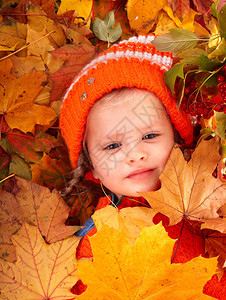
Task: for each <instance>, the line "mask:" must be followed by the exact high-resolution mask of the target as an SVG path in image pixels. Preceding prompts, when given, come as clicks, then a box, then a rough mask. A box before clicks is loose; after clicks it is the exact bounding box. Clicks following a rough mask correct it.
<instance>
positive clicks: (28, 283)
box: [0, 223, 79, 300]
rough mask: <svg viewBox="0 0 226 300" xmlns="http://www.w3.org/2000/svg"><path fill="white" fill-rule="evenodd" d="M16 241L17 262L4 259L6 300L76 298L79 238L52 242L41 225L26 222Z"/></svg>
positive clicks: (2, 285) (0, 263)
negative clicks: (72, 291)
mask: <svg viewBox="0 0 226 300" xmlns="http://www.w3.org/2000/svg"><path fill="white" fill-rule="evenodd" d="M12 241H13V244H14V246H15V247H16V252H17V262H16V263H15V264H13V263H8V262H5V261H3V260H0V273H1V279H0V289H1V290H2V294H3V295H4V297H5V299H8V300H10V299H15V300H21V299H26V300H33V299H37V300H38V299H40V300H41V299H49V300H51V299H56V298H57V299H59V300H65V299H74V297H73V294H72V293H71V292H70V289H71V287H72V286H73V285H74V283H75V282H76V280H77V271H76V268H75V256H74V253H75V249H76V247H77V245H78V242H79V239H78V238H77V237H75V236H73V237H70V238H68V239H65V240H63V241H60V242H56V243H54V244H51V245H48V244H46V243H45V241H44V240H43V238H42V236H41V234H40V232H39V231H38V228H37V227H33V226H31V225H28V224H26V223H25V224H24V225H23V226H22V227H21V229H20V231H19V232H18V233H17V234H15V235H14V236H13V237H12Z"/></svg>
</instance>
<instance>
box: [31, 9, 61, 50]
mask: <svg viewBox="0 0 226 300" xmlns="http://www.w3.org/2000/svg"><path fill="white" fill-rule="evenodd" d="M27 19H28V25H29V27H28V28H31V29H32V30H33V31H36V32H40V33H42V35H43V36H44V35H45V34H47V33H50V32H53V33H52V34H51V35H50V36H48V38H47V40H49V41H50V43H51V45H52V46H53V47H54V48H56V47H57V48H58V47H61V46H63V45H64V44H65V43H66V37H65V34H64V32H63V29H62V27H61V25H60V24H58V23H56V22H54V21H53V20H51V19H50V18H49V17H48V16H46V15H45V12H44V11H43V9H42V8H41V7H39V6H32V7H30V9H28V10H27ZM28 38H29V42H31V40H33V39H34V38H33V37H32V36H30V35H28ZM31 48H32V50H31ZM28 50H29V51H31V52H33V51H36V52H37V51H38V52H40V51H44V52H45V53H43V54H46V55H48V52H47V51H48V49H46V50H45V49H43V47H40V46H39V44H38V43H37V44H34V45H32V46H31V47H29V48H28Z"/></svg>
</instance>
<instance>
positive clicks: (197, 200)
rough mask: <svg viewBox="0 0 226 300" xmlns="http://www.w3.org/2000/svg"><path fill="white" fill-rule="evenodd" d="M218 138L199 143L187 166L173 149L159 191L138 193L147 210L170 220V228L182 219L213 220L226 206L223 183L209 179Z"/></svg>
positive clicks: (216, 155)
mask: <svg viewBox="0 0 226 300" xmlns="http://www.w3.org/2000/svg"><path fill="white" fill-rule="evenodd" d="M218 147H219V146H218V139H217V138H214V139H211V140H210V141H204V140H203V141H202V142H201V143H200V144H199V145H198V147H197V148H196V150H195V151H194V153H193V155H192V158H191V160H190V161H189V162H188V163H187V162H186V161H185V160H184V157H183V155H182V152H181V151H180V150H179V149H173V151H172V153H171V155H170V158H169V160H168V162H167V164H166V166H165V168H164V170H163V173H162V174H161V176H160V179H161V188H160V189H159V190H158V191H155V192H148V193H142V194H141V195H142V196H143V197H144V198H146V200H147V201H148V202H149V203H150V205H151V207H152V208H153V209H155V210H156V211H158V212H161V213H163V214H164V215H166V216H168V217H169V219H170V225H173V224H177V223H178V222H180V220H181V219H182V218H183V217H185V218H188V219H191V220H199V221H205V219H213V218H217V217H218V214H217V210H218V209H219V208H220V207H221V206H222V205H224V204H225V203H226V184H224V183H222V182H221V181H220V180H219V179H216V178H214V177H213V176H212V173H213V171H214V169H215V167H216V165H217V162H218V161H219V159H220V155H219V154H218Z"/></svg>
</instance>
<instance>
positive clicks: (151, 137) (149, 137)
mask: <svg viewBox="0 0 226 300" xmlns="http://www.w3.org/2000/svg"><path fill="white" fill-rule="evenodd" d="M156 136H157V134H156V133H149V134H145V136H144V137H143V140H150V139H153V138H155V137H156Z"/></svg>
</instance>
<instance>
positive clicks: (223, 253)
mask: <svg viewBox="0 0 226 300" xmlns="http://www.w3.org/2000/svg"><path fill="white" fill-rule="evenodd" d="M203 233H204V235H205V251H206V252H207V253H208V254H209V257H214V256H218V261H219V263H218V268H219V274H218V275H223V273H224V270H222V268H225V267H226V235H225V234H222V233H220V232H218V231H216V230H211V229H204V230H203Z"/></svg>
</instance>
